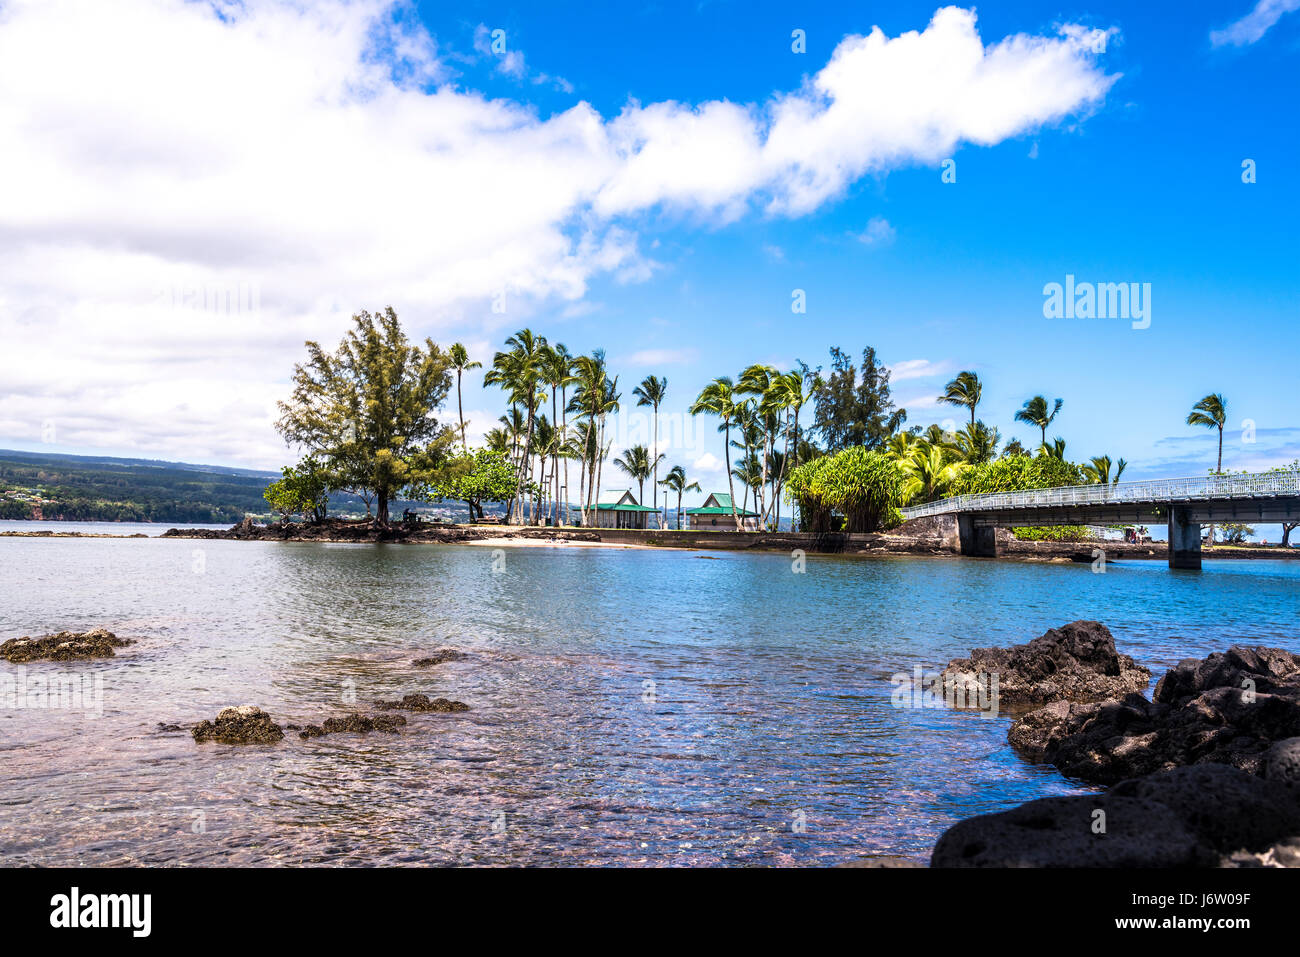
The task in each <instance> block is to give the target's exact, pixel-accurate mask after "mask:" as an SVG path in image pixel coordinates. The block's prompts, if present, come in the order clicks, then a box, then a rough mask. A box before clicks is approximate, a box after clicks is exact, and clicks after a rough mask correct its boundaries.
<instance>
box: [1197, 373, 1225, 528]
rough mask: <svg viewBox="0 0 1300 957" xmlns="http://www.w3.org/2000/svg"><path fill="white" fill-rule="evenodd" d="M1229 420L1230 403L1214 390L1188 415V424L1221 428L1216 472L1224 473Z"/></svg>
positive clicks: (1216, 473) (1212, 526) (1211, 526)
mask: <svg viewBox="0 0 1300 957" xmlns="http://www.w3.org/2000/svg"><path fill="white" fill-rule="evenodd" d="M1227 421H1228V403H1227V401H1226V400H1225V399H1224V398H1223V394H1222V393H1220V392H1212V393H1210V394H1209V395H1207V396H1206V397H1205V398H1203V399H1202V400H1201V401H1200V402H1198V403H1196V405H1194V406H1192V411H1191V412H1190V413H1189V414H1188V416H1187V424H1188V425H1203V426H1205V427H1206V428H1207V429H1218V430H1219V460H1218V462H1217V464H1216V465H1215V466H1214V474H1215V475H1221V474H1222V473H1223V426H1224V425H1225V424H1226V423H1227ZM1210 544H1211V545H1213V544H1214V525H1213V523H1211V525H1210Z"/></svg>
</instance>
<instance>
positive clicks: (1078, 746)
mask: <svg viewBox="0 0 1300 957" xmlns="http://www.w3.org/2000/svg"><path fill="white" fill-rule="evenodd" d="M1294 737H1300V656H1298V655H1294V654H1292V653H1290V652H1287V651H1282V650H1280V649H1277V648H1249V647H1243V646H1239V645H1234V646H1233V647H1232V648H1229V649H1228V651H1227V652H1226V653H1216V654H1213V655H1210V656H1209V657H1208V658H1206V659H1204V660H1203V661H1197V660H1195V659H1190V660H1188V661H1184V662H1182V663H1180V664H1179V665H1178V666H1177V667H1176V668H1174V669H1173V670H1171V671H1170V672H1168V673H1167V674H1166V675H1165V676H1164V677H1163V678H1161V679H1160V683H1159V684H1157V685H1156V690H1155V695H1154V700H1152V701H1148V700H1147V699H1146V698H1144V697H1142V696H1141V695H1139V694H1130V695H1127V696H1126V697H1124V698H1123V699H1122V700H1119V701H1107V702H1104V703H1100V704H1082V705H1081V704H1074V703H1067V702H1056V703H1055V704H1052V705H1049V706H1048V707H1046V708H1042V709H1040V710H1038V711H1035V712H1032V713H1030V714H1027V715H1025V716H1023V717H1022V718H1020V719H1019V720H1018V721H1016V722H1015V724H1013V725H1012V727H1011V730H1010V732H1009V733H1008V735H1007V740H1008V741H1009V742H1010V743H1011V745H1012V746H1013V747H1014V748H1016V750H1017V751H1019V752H1020V753H1021V754H1022V755H1024V756H1025V757H1027V758H1029V759H1030V760H1032V761H1039V762H1045V763H1050V764H1054V765H1056V767H1058V768H1059V769H1060V770H1061V771H1063V772H1064V773H1066V774H1068V775H1071V776H1073V777H1077V778H1081V779H1082V780H1084V781H1088V782H1090V783H1094V784H1113V783H1115V782H1117V781H1120V780H1122V779H1124V778H1131V777H1137V776H1139V775H1143V774H1150V773H1152V772H1155V771H1160V770H1164V769H1167V768H1173V767H1180V766H1183V765H1189V764H1202V763H1207V762H1210V763H1217V764H1229V765H1232V766H1233V767H1235V768H1239V769H1241V770H1243V771H1246V772H1248V773H1250V774H1256V775H1260V774H1264V773H1265V768H1266V765H1267V763H1268V761H1267V759H1266V753H1269V749H1270V748H1271V747H1273V746H1274V742H1282V741H1284V740H1285V739H1288V738H1294ZM1291 753H1292V752H1291V751H1289V750H1288V751H1286V752H1285V753H1283V752H1277V753H1276V761H1275V763H1276V764H1277V766H1278V768H1279V771H1278V773H1279V774H1282V773H1283V772H1282V770H1281V769H1282V768H1283V767H1291V766H1292V765H1291V764H1289V763H1288V762H1291V761H1294V760H1295V759H1294V758H1291V757H1288V756H1287V755H1290V754H1291ZM1288 773H1290V772H1288Z"/></svg>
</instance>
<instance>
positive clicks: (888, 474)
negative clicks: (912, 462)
mask: <svg viewBox="0 0 1300 957" xmlns="http://www.w3.org/2000/svg"><path fill="white" fill-rule="evenodd" d="M902 491H903V476H902V474H901V473H900V472H899V469H898V465H897V464H896V463H895V462H894V461H893V460H892V459H890V458H888V457H886V456H885V455H882V454H881V453H879V452H869V451H867V449H865V448H863V447H862V446H854V447H853V448H849V449H844V450H843V451H842V452H836V453H835V454H833V455H823V456H821V457H819V458H816V459H813V460H812V461H811V462H805V463H804V464H803V465H801V466H799V467H798V468H797V469H795V470H794V471H793V472H791V473H790V477H789V479H788V481H787V483H786V493H787V495H788V496H789V498H790V501H792V502H796V503H798V505H799V514H800V516H801V525H802V527H803V530H804V531H813V532H828V531H831V530H832V529H834V528H835V527H836V525H837V524H838V525H840V527H842V528H843V530H844V531H846V532H874V531H876V530H877V529H879V528H881V527H882V526H884V525H886V524H887V523H889V522H890V521H892V520H894V519H895V518H899V519H901V517H902V516H901V515H897V510H898V505H899V503H900V501H901V500H902ZM836 517H838V518H839V519H840V520H841V521H840V522H839V523H837V522H836V521H835V519H836Z"/></svg>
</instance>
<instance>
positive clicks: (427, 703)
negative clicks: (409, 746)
mask: <svg viewBox="0 0 1300 957" xmlns="http://www.w3.org/2000/svg"><path fill="white" fill-rule="evenodd" d="M375 707H376V708H379V709H381V710H383V711H436V712H439V713H442V714H450V713H454V712H460V711H468V710H469V705H467V704H465V703H464V702H462V701H451V700H449V699H447V698H433V699H430V698H429V696H428V695H427V694H408V695H403V696H402V700H401V701H378V702H376V703H375ZM403 720H405V719H403Z"/></svg>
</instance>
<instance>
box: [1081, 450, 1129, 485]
mask: <svg viewBox="0 0 1300 957" xmlns="http://www.w3.org/2000/svg"><path fill="white" fill-rule="evenodd" d="M1113 467H1114V469H1115V474H1114V475H1112V474H1111V468H1112V463H1111V460H1110V456H1109V455H1095V456H1093V457H1092V459H1091V461H1090V464H1088V465H1085V466H1084V467H1083V475H1084V478H1086V479H1087V480H1088V481H1089V482H1090V483H1091V484H1093V485H1118V484H1119V477H1120V476H1121V475H1123V474H1124V469H1125V468H1127V467H1128V463H1127V462H1125V461H1124V460H1123V459H1120V460H1119V461H1118V462H1115V463H1113Z"/></svg>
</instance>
